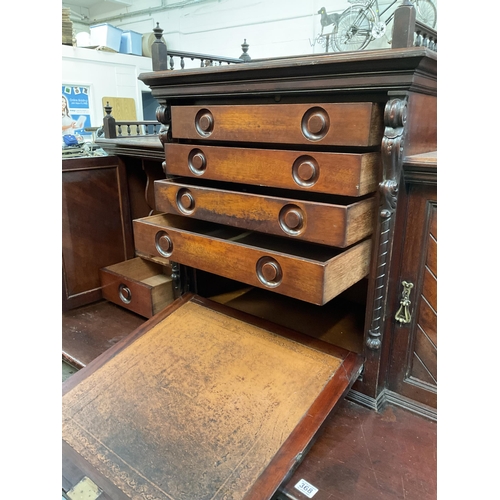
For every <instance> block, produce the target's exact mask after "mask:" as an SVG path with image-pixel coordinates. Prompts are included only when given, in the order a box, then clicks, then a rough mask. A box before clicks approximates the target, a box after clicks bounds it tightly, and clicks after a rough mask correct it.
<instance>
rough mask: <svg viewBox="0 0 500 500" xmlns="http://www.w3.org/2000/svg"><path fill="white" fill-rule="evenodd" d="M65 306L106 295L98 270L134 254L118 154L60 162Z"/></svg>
mask: <svg viewBox="0 0 500 500" xmlns="http://www.w3.org/2000/svg"><path fill="white" fill-rule="evenodd" d="M62 247H63V248H62V261H63V300H62V302H63V310H69V309H72V308H74V307H78V306H82V305H84V304H89V303H91V302H95V301H96V300H99V299H100V298H101V297H102V291H101V283H100V279H99V269H100V268H101V267H104V266H108V265H110V264H115V263H117V262H121V261H123V260H126V259H130V258H132V257H133V256H134V243H133V236H132V220H131V217H130V205H129V196H128V188H127V179H126V173H125V165H124V164H123V162H122V161H121V160H120V159H119V158H118V157H116V156H104V157H95V158H78V159H65V160H63V162H62Z"/></svg>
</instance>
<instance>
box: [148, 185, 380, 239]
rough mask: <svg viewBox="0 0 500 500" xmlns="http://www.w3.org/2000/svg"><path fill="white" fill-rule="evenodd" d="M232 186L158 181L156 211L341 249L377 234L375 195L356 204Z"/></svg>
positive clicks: (334, 199)
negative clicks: (374, 230)
mask: <svg viewBox="0 0 500 500" xmlns="http://www.w3.org/2000/svg"><path fill="white" fill-rule="evenodd" d="M231 187H232V188H233V189H232V190H229V189H218V188H214V187H209V186H207V185H206V184H204V185H199V184H197V183H196V181H194V182H193V181H192V180H190V179H184V180H182V179H180V180H178V179H177V178H175V179H170V180H160V181H155V200H156V209H157V210H158V211H160V212H167V213H171V214H179V215H186V216H189V217H193V218H195V219H201V220H206V221H210V222H216V223H219V224H227V225H230V226H235V227H239V228H242V229H249V230H251V231H259V232H264V233H268V234H275V235H277V236H286V237H290V238H295V239H299V240H304V241H310V242H313V243H320V244H323V245H332V246H336V247H341V248H345V247H347V246H350V245H352V244H353V243H356V242H358V241H360V240H362V239H363V238H365V237H366V236H369V235H370V234H371V233H372V231H373V225H374V211H375V198H374V197H371V198H367V199H364V200H360V201H354V202H352V198H349V199H346V198H339V197H337V198H335V197H332V196H325V195H318V194H312V195H310V196H308V197H307V198H309V199H308V200H297V199H294V198H289V197H284V196H283V195H282V193H283V191H281V190H279V191H277V190H269V189H263V188H258V187H251V188H249V189H252V192H246V191H245V190H244V189H245V187H244V186H241V185H231ZM286 194H288V195H289V196H293V195H297V193H295V192H291V193H290V192H285V195H286ZM278 195H281V196H278ZM335 201H337V202H338V203H336V204H334V202H335ZM349 201H350V202H349Z"/></svg>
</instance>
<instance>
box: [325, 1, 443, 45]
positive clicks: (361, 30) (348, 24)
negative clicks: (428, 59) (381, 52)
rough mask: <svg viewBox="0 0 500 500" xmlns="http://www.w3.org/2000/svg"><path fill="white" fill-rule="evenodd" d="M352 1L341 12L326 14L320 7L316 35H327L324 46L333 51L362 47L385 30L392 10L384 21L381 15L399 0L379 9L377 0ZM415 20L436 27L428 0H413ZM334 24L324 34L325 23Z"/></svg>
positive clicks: (435, 20)
mask: <svg viewBox="0 0 500 500" xmlns="http://www.w3.org/2000/svg"><path fill="white" fill-rule="evenodd" d="M348 1H349V3H351V4H353V5H351V6H350V7H348V8H347V9H346V10H345V11H344V12H342V14H340V15H338V14H331V15H329V14H327V13H326V10H325V8H324V7H322V8H321V9H320V10H319V11H318V14H321V26H322V28H321V33H320V35H319V36H318V38H320V39H323V38H326V42H325V45H326V49H327V51H328V46H329V45H331V48H332V50H333V51H334V52H344V51H355V50H363V49H365V48H366V47H367V46H368V44H369V43H371V42H372V41H373V40H376V39H378V38H381V37H383V36H384V35H385V34H386V31H387V26H388V25H389V23H390V22H391V21H392V19H393V18H394V10H395V9H394V10H393V12H392V13H391V15H390V16H388V18H387V19H386V20H385V21H384V20H382V16H383V15H384V14H385V13H386V12H387V11H389V9H391V8H392V7H393V6H394V5H395V4H396V3H398V2H399V1H400V0H393V2H391V3H390V4H389V5H388V6H387V7H386V8H385V9H384V10H383V11H382V12H380V11H379V5H378V0H367V1H365V2H364V3H363V2H360V1H359V0H348ZM413 5H414V7H415V11H416V17H417V20H418V21H420V22H422V23H424V24H425V25H427V26H429V27H430V28H435V27H436V22H437V9H436V6H435V5H434V3H433V2H432V1H431V0H413ZM328 25H333V30H332V32H331V33H328V34H323V29H324V28H325V26H328Z"/></svg>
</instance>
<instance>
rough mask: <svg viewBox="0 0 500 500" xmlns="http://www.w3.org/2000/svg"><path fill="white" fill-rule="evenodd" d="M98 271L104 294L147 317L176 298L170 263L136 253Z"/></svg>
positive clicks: (116, 302)
mask: <svg viewBox="0 0 500 500" xmlns="http://www.w3.org/2000/svg"><path fill="white" fill-rule="evenodd" d="M99 272H100V277H101V284H102V295H103V298H105V299H106V300H109V301H110V302H113V303H114V304H117V305H119V306H123V307H125V308H127V309H129V310H130V311H133V312H135V313H137V314H140V315H141V316H144V317H146V318H150V317H151V316H153V315H155V314H156V313H157V312H158V311H160V310H161V309H163V308H164V307H166V306H167V305H168V304H170V303H171V302H172V301H173V300H174V293H173V286H172V278H171V277H170V274H171V269H170V266H162V265H160V264H156V263H154V262H150V261H148V260H143V259H141V258H140V257H137V258H135V259H130V260H126V261H124V262H119V263H118V264H114V265H112V266H108V267H105V268H103V269H100V271H99Z"/></svg>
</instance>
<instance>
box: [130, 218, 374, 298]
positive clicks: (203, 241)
mask: <svg viewBox="0 0 500 500" xmlns="http://www.w3.org/2000/svg"><path fill="white" fill-rule="evenodd" d="M133 224H134V239H135V247H136V253H137V255H139V256H141V257H144V258H146V259H157V258H158V257H163V258H166V259H170V260H171V261H173V262H178V263H180V264H184V265H186V266H190V267H193V268H195V269H201V270H203V271H207V272H210V273H213V274H217V275H220V276H224V277H226V278H230V279H233V280H236V281H240V282H243V283H246V284H248V285H252V286H256V287H259V288H264V289H268V290H273V291H275V292H278V293H281V294H283V295H287V296H289V297H294V298H296V299H300V300H305V301H307V302H310V303H313V304H317V305H323V304H325V303H327V302H328V301H329V300H331V299H332V298H334V297H336V296H337V295H338V294H340V293H341V292H343V291H344V290H346V289H347V288H349V287H350V286H352V285H354V284H355V283H357V282H358V281H359V280H361V279H362V278H364V277H365V276H366V275H367V274H368V271H369V263H370V254H371V240H370V239H367V240H364V241H361V242H360V243H358V244H356V245H354V246H351V247H349V248H347V249H345V250H340V249H336V248H332V247H327V246H324V245H315V244H310V243H304V242H302V241H295V242H294V243H293V244H290V241H289V240H288V239H286V238H280V237H277V236H270V235H267V234H262V233H256V232H252V231H244V230H242V229H238V228H234V227H228V226H222V225H220V224H214V223H210V222H205V221H199V220H195V219H189V218H186V217H181V216H179V215H170V214H159V215H153V216H151V217H145V218H143V219H137V220H134V221H133Z"/></svg>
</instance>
